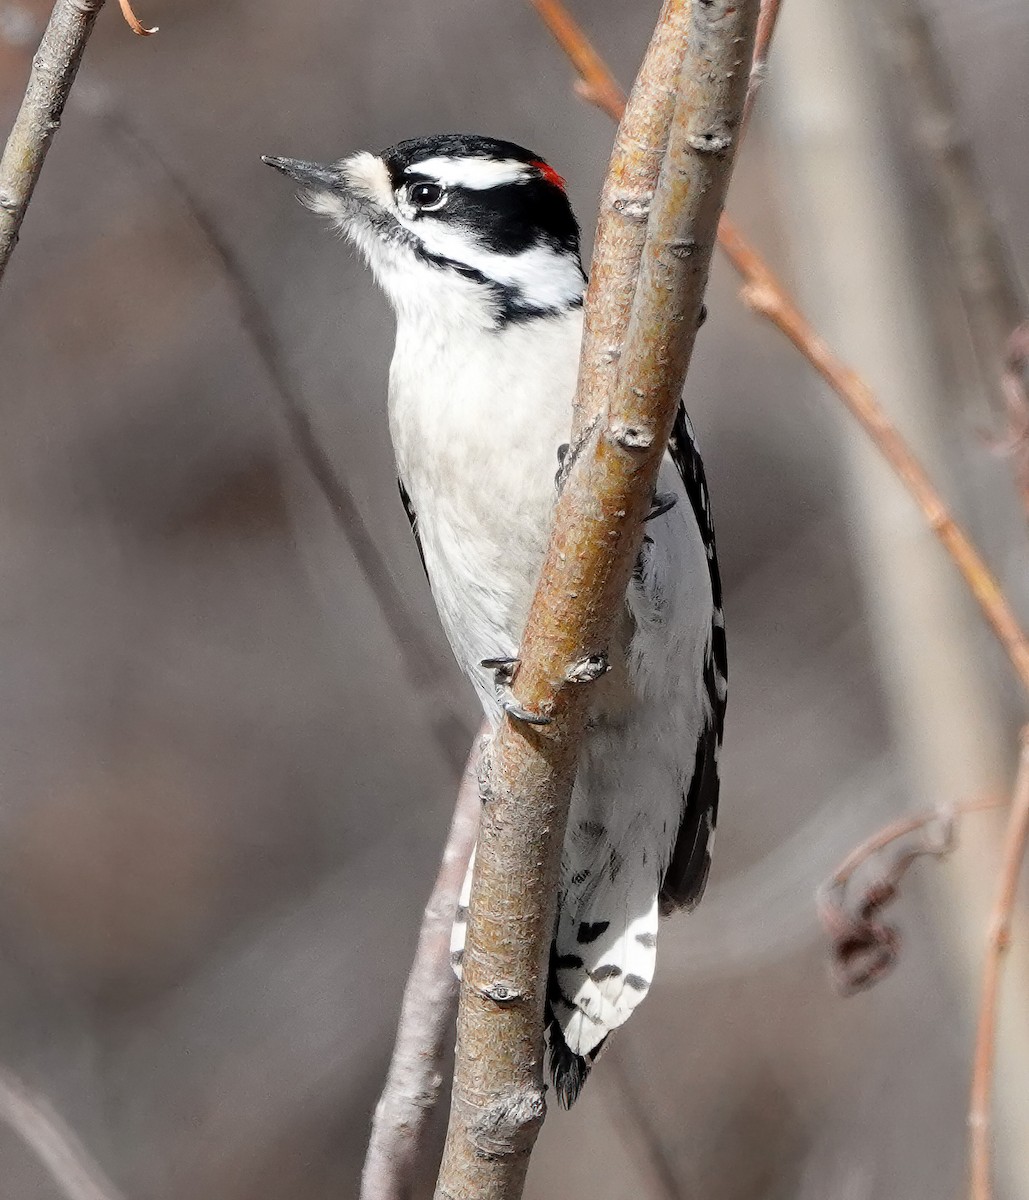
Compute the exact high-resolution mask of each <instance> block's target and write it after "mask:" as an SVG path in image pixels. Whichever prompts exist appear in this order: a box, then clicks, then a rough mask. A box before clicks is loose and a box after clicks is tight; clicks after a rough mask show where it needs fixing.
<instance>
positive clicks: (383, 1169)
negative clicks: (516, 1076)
mask: <svg viewBox="0 0 1029 1200" xmlns="http://www.w3.org/2000/svg"><path fill="white" fill-rule="evenodd" d="M487 732H488V727H486V726H484V727H483V729H482V730H480V734H479V737H477V738H476V739H475V744H474V745H473V746H472V751H471V753H470V754H469V756H468V762H467V763H466V764H465V769H464V774H463V776H462V778H461V786H460V788H459V789H458V793H457V803H456V805H455V807H454V817H453V820H452V822H451V825H450V832H449V834H448V835H447V843H446V848H445V850H444V852H443V861H442V863H441V865H440V869H439V874H438V875H437V876H436V882H435V884H434V885H433V889H432V895H431V896H430V897H429V902H428V904H427V905H426V906H425V917H424V920H423V921H422V928H421V932H420V934H419V935H418V949H417V950H416V951H415V956H414V963H413V965H412V967H411V974H410V975H409V976H408V980H407V987H406V988H405V989H404V1002H403V1005H402V1006H401V1010H400V1022H399V1025H398V1027H397V1037H396V1042H395V1043H394V1046H393V1058H392V1060H391V1062H390V1068H389V1073H388V1075H387V1076H386V1084H385V1087H384V1088H383V1091H382V1095H381V1096H380V1098H379V1103H378V1104H377V1105H376V1108H375V1117H374V1119H373V1121H372V1135H371V1140H370V1142H369V1144H368V1155H367V1157H366V1159H365V1163H364V1172H363V1174H362V1177H361V1196H360V1200H407V1197H409V1196H411V1195H412V1193H413V1191H414V1185H415V1181H416V1179H417V1176H418V1168H419V1166H420V1163H421V1158H422V1153H423V1151H424V1145H423V1143H424V1140H425V1130H426V1126H427V1125H428V1123H429V1118H430V1117H431V1115H432V1112H433V1110H434V1109H435V1107H436V1105H437V1103H438V1102H439V1095H440V1089H441V1088H442V1086H443V1074H442V1065H443V1051H444V1046H445V1043H446V1038H447V1034H448V1032H449V1030H450V1028H451V1023H452V1021H453V1016H454V1013H455V1012H456V1010H457V980H456V978H455V976H454V972H453V969H452V967H451V965H450V931H451V929H452V927H453V924H454V913H455V912H456V910H457V903H458V898H459V896H460V893H461V885H462V883H463V882H464V877H465V872H466V870H467V868H468V860H469V858H470V857H471V853H472V847H473V846H474V845H475V834H476V831H477V830H478V827H479V809H480V806H481V805H480V799H479V776H478V771H479V756H480V751H481V746H482V742H483V739H484V738H485V737H486V735H487Z"/></svg>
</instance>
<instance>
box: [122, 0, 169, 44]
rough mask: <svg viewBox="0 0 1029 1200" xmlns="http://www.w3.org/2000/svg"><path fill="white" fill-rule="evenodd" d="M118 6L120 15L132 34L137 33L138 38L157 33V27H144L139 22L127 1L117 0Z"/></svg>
mask: <svg viewBox="0 0 1029 1200" xmlns="http://www.w3.org/2000/svg"><path fill="white" fill-rule="evenodd" d="M118 4H119V6H120V8H121V15H122V16H123V17H124V18H125V21H126V24H127V25H128V27H129V28H130V29H131V30H132V32H133V33H138V34H139V36H140V37H150V35H151V34H153V33H156V32H157V30H158V28H159V26H157V25H144V24H143V22H142V21H140V19H139V17H137V16H136V14H135V13H134V12H133V11H132V5H131V4H130V3H129V0H118Z"/></svg>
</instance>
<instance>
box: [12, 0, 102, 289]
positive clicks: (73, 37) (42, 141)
mask: <svg viewBox="0 0 1029 1200" xmlns="http://www.w3.org/2000/svg"><path fill="white" fill-rule="evenodd" d="M103 6H104V0H57V3H56V4H55V5H54V10H53V12H52V13H51V14H50V21H49V23H48V24H47V27H46V30H45V32H44V34H43V40H42V41H41V42H40V44H39V49H38V50H37V51H36V54H35V57H34V58H33V60H32V74H31V75H30V76H29V83H28V87H27V88H26V90H25V99H24V100H23V101H22V104H21V108H20V109H19V111H18V116H17V118H16V120H15V122H14V128H13V129H12V130H11V136H10V137H9V138H8V139H7V145H6V147H5V148H4V156H3V160H2V161H0V279H2V278H3V273H4V271H5V269H6V267H7V263H8V260H9V259H10V257H11V254H12V253H13V251H14V247H15V244H16V243H17V241H18V231H19V230H20V229H21V223H22V221H23V220H24V218H25V211H26V209H27V208H28V206H29V201H30V200H31V199H32V193H33V191H34V189H35V186H36V181H37V180H38V179H39V173H40V171H42V169H43V162H44V160H45V159H46V155H47V151H48V150H49V149H50V143H51V142H52V141H53V137H54V134H55V133H56V132H57V130H58V129H59V128H60V125H61V116H62V114H63V113H64V106H65V103H66V102H67V100H68V93H69V92H70V91H71V85H72V84H73V83H74V82H75V75H76V72H77V71H78V69H79V63H80V62H81V61H82V52H83V50H85V48H86V41H87V40H88V38H89V35H90V33H92V31H93V22H94V21H95V20H96V18H97V14H98V13H99V12H100V10H101V8H103Z"/></svg>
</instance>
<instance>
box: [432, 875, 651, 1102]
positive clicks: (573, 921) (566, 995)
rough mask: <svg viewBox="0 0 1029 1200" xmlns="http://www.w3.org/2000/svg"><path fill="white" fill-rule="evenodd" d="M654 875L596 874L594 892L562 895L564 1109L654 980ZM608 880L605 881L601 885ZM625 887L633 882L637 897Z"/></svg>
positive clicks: (557, 1083) (558, 1034)
mask: <svg viewBox="0 0 1029 1200" xmlns="http://www.w3.org/2000/svg"><path fill="white" fill-rule="evenodd" d="M474 863H475V856H474V854H473V856H472V861H471V862H470V863H469V864H468V873H467V875H466V876H465V881H464V886H463V887H462V889H461V896H460V900H459V903H458V909H457V913H456V916H455V919H454V925H453V929H452V931H451V937H450V959H451V962H452V963H453V966H454V971H455V972H456V973H457V975H458V977H460V975H461V964H462V960H463V958H464V945H465V935H466V933H467V928H468V901H469V898H470V896H471V885H472V867H473V866H474ZM648 875H649V873H648V872H646V871H641V872H635V873H634V872H632V871H629V870H626V871H623V872H619V873H617V877H616V879H614V880H612V879H611V878H610V875H609V874H608V873H606V872H602V873H598V874H594V875H593V877H592V880H591V883H592V886H591V887H589V890H588V892H587V893H586V894H585V895H582V896H580V897H578V898H577V902H576V901H575V898H573V897H572V896H571V895H568V894H566V895H565V896H564V897H562V901H561V907H560V914H559V917H558V922H557V934H556V937H555V938H554V943H553V946H552V947H551V954H550V980H549V984H548V988H547V1011H546V1024H547V1030H548V1034H549V1040H550V1074H551V1077H552V1078H553V1081H554V1089H555V1091H556V1092H557V1097H558V1100H559V1101H560V1103H561V1105H562V1106H563V1107H564V1108H570V1107H571V1106H572V1104H574V1103H575V1101H576V1099H577V1097H578V1095H579V1092H580V1091H581V1090H582V1085H583V1084H584V1083H585V1081H586V1077H587V1076H588V1075H589V1072H590V1068H591V1067H592V1065H593V1063H594V1062H595V1061H596V1058H597V1055H598V1054H599V1053H600V1051H601V1049H602V1047H603V1045H604V1042H605V1040H606V1039H607V1036H608V1034H609V1033H611V1031H612V1030H613V1029H617V1028H618V1026H619V1025H621V1024H622V1023H623V1022H624V1021H626V1020H627V1019H628V1017H629V1014H630V1013H631V1012H632V1011H633V1009H634V1008H635V1007H636V1005H637V1004H639V1002H640V1001H641V1000H642V999H643V997H644V996H645V995H646V994H647V991H648V990H649V988H650V984H651V981H652V980H653V978H654V966H655V963H656V960H657V922H658V898H657V890H658V881H657V879H656V878H654V879H652V880H649V879H648ZM598 880H600V881H601V882H600V883H599V884H598V883H597V881H598ZM619 884H628V885H629V892H628V894H625V893H623V892H622V891H621V888H620V887H619V886H618V885H619Z"/></svg>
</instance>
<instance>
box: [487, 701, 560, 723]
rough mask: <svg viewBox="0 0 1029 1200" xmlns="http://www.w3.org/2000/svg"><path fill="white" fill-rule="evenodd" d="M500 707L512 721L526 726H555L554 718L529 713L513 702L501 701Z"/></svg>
mask: <svg viewBox="0 0 1029 1200" xmlns="http://www.w3.org/2000/svg"><path fill="white" fill-rule="evenodd" d="M500 707H501V708H502V709H503V710H504V712H506V713H507V715H508V716H509V717H510V718H511V720H512V721H521V722H522V723H523V724H524V725H553V723H554V718H553V717H546V716H544V715H543V714H542V713H534V712H529V710H528V709H527V708H522V706H521V705H520V704H516V703H515V702H514V701H513V700H501V702H500Z"/></svg>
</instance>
